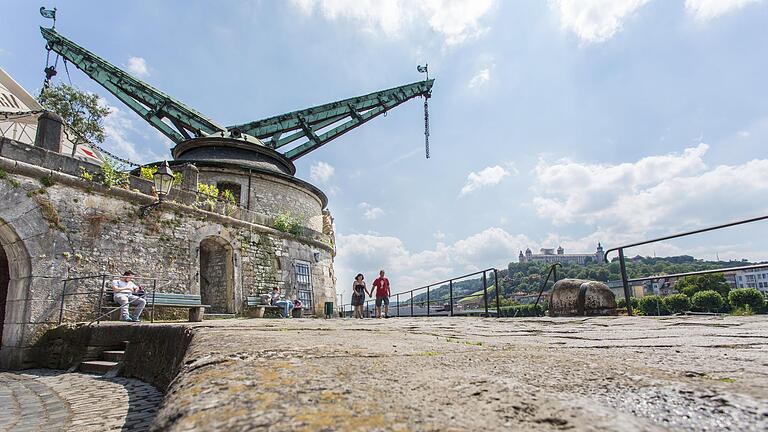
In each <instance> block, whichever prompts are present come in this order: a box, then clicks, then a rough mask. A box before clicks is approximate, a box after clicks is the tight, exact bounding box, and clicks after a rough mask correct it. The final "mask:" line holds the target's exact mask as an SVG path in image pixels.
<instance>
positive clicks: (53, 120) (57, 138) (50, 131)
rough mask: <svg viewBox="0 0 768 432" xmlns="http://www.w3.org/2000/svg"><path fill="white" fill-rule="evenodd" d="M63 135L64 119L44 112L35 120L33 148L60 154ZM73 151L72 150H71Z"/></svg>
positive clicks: (49, 112) (52, 113)
mask: <svg viewBox="0 0 768 432" xmlns="http://www.w3.org/2000/svg"><path fill="white" fill-rule="evenodd" d="M63 133H64V119H63V118H61V116H60V115H58V114H56V113H55V112H51V111H46V112H44V113H42V114H40V117H38V119H37V135H36V136H35V146H36V147H42V148H44V149H46V150H50V151H54V152H56V153H61V139H62V135H63ZM72 150H73V151H74V149H72Z"/></svg>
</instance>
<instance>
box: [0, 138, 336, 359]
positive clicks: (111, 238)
mask: <svg viewBox="0 0 768 432" xmlns="http://www.w3.org/2000/svg"><path fill="white" fill-rule="evenodd" d="M2 145H3V147H2V148H0V154H6V155H9V153H13V156H14V157H18V158H22V156H24V155H25V154H26V153H24V152H25V151H26V150H24V149H23V147H22V146H21V145H17V144H13V143H11V144H9V143H8V142H4V143H2ZM10 147H14V149H13V152H11V151H8V150H7V149H8V148H10ZM40 150H41V149H36V148H31V150H29V152H30V153H29V154H31V155H32V159H34V161H35V162H37V163H40V164H42V166H39V165H35V164H28V163H26V162H24V161H23V160H18V159H11V158H8V157H1V156H0V170H2V173H0V177H2V178H0V202H2V203H3V205H2V206H0V246H1V247H2V248H3V251H4V253H5V254H6V255H7V257H8V259H7V261H8V269H9V271H8V273H9V276H8V279H9V282H8V283H7V289H6V296H7V300H6V302H5V321H4V324H3V335H2V346H0V367H10V366H13V367H19V366H20V365H22V364H23V361H24V358H26V357H27V356H28V355H27V354H28V353H27V352H26V351H27V350H28V349H30V347H32V345H33V344H34V342H35V340H36V339H37V338H38V337H39V335H40V334H41V333H42V332H44V331H45V330H46V329H47V328H48V327H50V326H53V325H56V324H57V322H58V319H59V315H60V313H61V314H62V315H63V318H64V319H65V321H66V320H87V319H91V318H92V317H93V316H94V312H95V310H96V309H97V308H98V302H99V299H100V297H102V296H100V295H99V293H100V292H101V287H102V285H101V284H102V281H101V278H92V279H82V280H77V281H74V280H73V281H69V282H67V287H66V292H65V291H64V286H63V283H62V280H63V279H67V278H70V279H71V278H77V277H86V276H90V275H99V274H108V275H116V274H120V273H122V272H123V271H124V270H126V269H131V270H132V271H134V272H136V273H138V274H139V276H140V278H139V279H138V282H139V283H140V284H142V285H144V286H145V287H147V288H149V287H151V285H152V279H157V286H158V291H161V292H175V293H190V294H200V290H201V276H207V277H206V278H207V279H208V280H209V281H210V280H215V281H217V282H216V283H217V284H218V287H217V288H215V289H214V290H213V291H214V292H215V293H216V299H215V300H214V301H212V304H213V303H214V302H215V304H216V307H217V308H218V309H220V310H221V311H224V309H226V311H227V312H234V313H240V312H242V311H243V307H244V306H243V302H244V299H245V296H247V295H251V294H258V293H262V292H266V291H269V290H271V288H272V287H274V286H278V287H280V288H281V289H283V290H284V292H285V294H286V295H288V296H292V295H294V294H296V292H295V289H296V284H295V277H294V275H293V263H294V262H295V260H303V261H307V262H309V263H310V265H311V270H312V278H313V281H312V282H313V297H314V299H315V310H314V311H313V312H314V313H315V314H317V315H320V314H322V306H323V304H322V303H323V302H325V301H334V300H335V286H334V284H335V281H334V277H333V254H334V251H333V248H332V246H331V245H332V243H333V242H332V240H331V239H330V238H327V237H326V238H325V239H324V240H323V241H318V240H316V239H315V238H317V236H318V235H320V234H319V233H315V237H314V238H308V237H304V236H294V235H291V234H287V233H282V232H279V231H277V230H274V229H272V228H270V227H269V226H264V225H259V224H255V223H253V222H249V221H248V220H241V219H236V218H234V217H230V216H226V215H222V214H218V213H214V212H210V211H204V210H201V209H199V208H195V207H193V206H189V205H185V204H182V203H178V202H173V201H171V202H167V203H164V204H162V205H161V206H160V207H158V208H156V209H154V210H153V211H151V212H150V213H149V215H148V216H146V217H142V216H141V215H140V211H139V210H140V206H142V205H148V204H151V203H153V202H154V201H155V198H154V197H152V196H149V195H147V194H144V193H141V192H138V191H135V190H125V189H114V188H113V189H108V188H105V187H104V186H102V185H99V184H96V183H93V182H88V181H85V180H83V179H81V178H79V177H78V176H77V175H76V173H79V170H80V169H81V166H82V164H83V162H79V161H78V163H74V162H73V165H72V167H71V171H74V172H70V173H67V172H62V171H59V170H54V169H51V168H48V166H47V165H46V160H53V161H58V159H57V158H60V157H63V156H61V155H55V154H54V155H49V154H47V153H45V151H44V150H43V153H40ZM56 164H57V165H56V166H57V167H59V168H61V166H62V163H60V162H56ZM91 168H92V167H91ZM136 181H141V179H136ZM312 205H315V204H312ZM317 212H318V215H319V217H320V218H322V214H321V210H320V208H319V207H318V208H317ZM320 229H322V224H321V225H320ZM210 242H214V243H215V244H216V245H218V246H219V248H218V249H217V250H218V251H219V252H221V251H225V252H226V253H224V254H221V253H219V254H218V255H216V254H214V255H216V257H214V259H213V260H210V259H209V260H208V261H207V263H206V262H203V263H201V247H202V246H204V245H206V244H210ZM202 256H205V253H203V254H202ZM201 264H203V265H201ZM223 273H226V274H227V275H226V276H224V277H222V274H223ZM109 279H111V278H107V280H109ZM221 281H224V283H221ZM0 288H2V287H0ZM83 292H84V293H86V294H82V293H83ZM63 294H66V295H65V296H64V299H65V302H64V309H63V313H62V309H61V305H62V302H61V299H62V295H63ZM225 305H226V307H225ZM0 306H2V305H0ZM89 317H90V318H89Z"/></svg>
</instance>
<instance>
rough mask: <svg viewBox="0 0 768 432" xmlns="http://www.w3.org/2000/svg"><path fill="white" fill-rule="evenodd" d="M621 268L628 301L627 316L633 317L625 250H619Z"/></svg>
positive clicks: (625, 296) (622, 281) (625, 295)
mask: <svg viewBox="0 0 768 432" xmlns="http://www.w3.org/2000/svg"><path fill="white" fill-rule="evenodd" d="M619 267H621V283H622V285H624V298H625V299H626V301H627V315H629V316H632V302H631V301H630V300H629V299H630V294H629V281H627V266H626V264H625V262H624V249H619Z"/></svg>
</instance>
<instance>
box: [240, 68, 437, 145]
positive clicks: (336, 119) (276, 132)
mask: <svg viewBox="0 0 768 432" xmlns="http://www.w3.org/2000/svg"><path fill="white" fill-rule="evenodd" d="M434 81H435V80H433V79H432V80H427V81H419V82H415V83H412V84H407V85H403V86H399V87H394V88H391V89H388V90H382V91H378V92H375V93H371V94H367V95H364V96H358V97H353V98H350V99H344V100H341V101H338V102H332V103H329V104H325V105H319V106H316V107H312V108H307V109H304V110H300V111H294V112H290V113H287V114H281V115H278V116H274V117H270V118H266V119H263V120H257V121H254V122H250V123H245V124H241V125H236V126H229V127H227V129H229V130H230V131H235V130H237V131H239V132H241V133H244V134H248V135H250V136H253V137H256V138H258V139H260V140H262V142H264V144H265V145H266V146H268V147H271V148H273V149H278V148H280V147H283V146H285V145H288V144H290V143H292V142H294V141H297V140H299V139H306V141H305V142H303V143H301V144H299V145H298V146H296V147H294V148H292V149H290V150H288V151H286V152H285V153H284V154H285V156H286V157H287V158H289V159H291V160H296V159H298V158H300V157H301V156H304V155H305V154H307V153H309V152H311V151H313V150H316V149H318V148H320V147H322V146H323V145H325V144H327V143H328V142H329V141H331V140H332V139H334V138H337V137H339V136H340V135H342V134H344V133H345V132H348V131H350V130H352V129H354V128H356V127H358V126H360V125H362V124H363V123H365V122H367V121H369V120H371V119H373V118H375V117H377V116H379V115H381V114H384V113H386V112H387V111H388V110H390V109H392V108H394V107H396V106H398V105H400V104H402V103H403V102H406V101H408V100H409V99H413V98H415V97H417V96H424V97H430V95H431V91H432V84H433V83H434Z"/></svg>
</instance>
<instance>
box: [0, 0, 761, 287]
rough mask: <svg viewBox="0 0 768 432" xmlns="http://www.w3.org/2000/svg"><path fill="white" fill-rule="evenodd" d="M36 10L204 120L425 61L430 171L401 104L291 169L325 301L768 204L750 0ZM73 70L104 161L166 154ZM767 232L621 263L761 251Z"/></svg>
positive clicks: (384, 78)
mask: <svg viewBox="0 0 768 432" xmlns="http://www.w3.org/2000/svg"><path fill="white" fill-rule="evenodd" d="M4 3H5V5H4V11H5V13H4V15H5V16H4V17H3V24H2V25H0V65H1V66H2V67H3V68H4V69H5V70H6V71H8V72H9V73H10V74H11V75H12V76H13V77H14V78H15V79H16V80H17V81H19V82H20V83H21V84H22V85H23V86H24V87H26V88H27V89H28V90H30V91H31V92H35V91H37V90H38V89H39V88H40V86H41V83H42V78H43V74H42V68H43V66H44V61H45V57H44V50H43V47H44V43H43V40H42V38H41V36H40V34H39V30H38V25H41V24H44V20H43V19H42V18H41V17H40V16H39V15H38V12H37V8H38V7H39V5H37V4H33V3H30V2H27V1H23V2H22V1H10V2H7V1H6V2H4ZM46 6H49V7H52V6H57V7H58V8H59V12H58V14H59V21H58V26H57V27H58V30H59V31H60V32H61V33H62V34H64V35H66V36H67V37H69V38H71V39H72V40H74V41H76V42H78V43H80V44H82V45H84V46H85V47H87V48H89V49H90V50H92V51H94V52H95V53H97V54H99V55H101V56H102V57H105V58H106V59H108V60H109V61H111V62H113V63H114V64H116V65H118V66H121V67H123V68H125V69H127V70H130V71H131V72H132V73H134V74H135V75H138V76H139V77H140V78H142V79H144V80H146V81H147V82H149V83H151V84H152V85H154V86H156V87H158V88H160V89H162V90H164V91H166V92H167V93H169V94H171V95H173V96H175V97H176V98H178V99H180V100H181V101H183V102H185V103H187V104H188V105H190V106H192V107H194V108H195V109H197V110H199V111H200V112H202V113H204V114H206V115H208V116H209V117H211V118H213V119H214V120H216V121H217V122H219V123H221V124H236V123H239V122H244V121H248V120H255V119H259V118H263V117H267V116H271V115H275V114H279V113H282V112H286V111H290V110H294V109H299V108H304V107H308V106H311V105H315V104H320V103H324V102H329V101H333V100H337V99H341V98H345V97H350V96H355V95H358V94H365V93H368V92H371V91H375V90H378V89H384V88H388V87H392V86H395V85H400V84H404V83H409V82H412V81H416V80H418V79H420V78H421V76H420V74H418V73H417V72H416V65H417V64H423V63H424V62H429V65H430V72H431V76H433V77H435V78H436V83H435V87H434V91H433V98H432V99H431V100H430V119H431V144H432V145H431V148H432V158H431V159H429V160H426V159H425V158H424V148H423V112H422V104H421V100H420V99H417V100H414V101H411V102H409V103H407V104H404V105H402V106H400V107H399V108H397V109H395V110H393V111H392V112H390V113H389V114H388V116H387V117H380V118H378V119H376V120H374V121H372V122H371V123H369V124H367V125H365V126H363V127H361V128H359V129H356V130H355V131H353V132H351V133H348V134H346V135H344V136H343V137H341V138H339V139H338V140H336V141H334V142H333V143H331V144H329V145H327V146H325V147H323V148H322V149H320V150H318V151H316V152H313V153H311V154H309V155H308V156H305V157H304V158H302V159H300V160H299V162H298V164H297V167H298V174H297V175H298V176H299V177H301V178H303V179H306V180H308V181H310V182H312V183H314V184H316V185H318V186H319V187H321V188H322V189H323V190H325V191H326V192H327V193H328V195H329V198H330V204H329V207H330V209H331V211H332V212H333V214H334V216H335V217H336V232H337V237H338V238H337V242H338V249H339V253H338V257H337V261H336V265H337V270H338V277H339V284H338V286H339V290H340V291H341V290H342V289H346V288H347V286H348V285H351V277H352V276H353V275H354V274H355V273H357V272H363V273H365V274H366V275H367V276H368V278H369V279H371V278H373V276H374V275H375V272H376V271H377V270H378V268H381V267H383V268H386V269H387V270H388V273H389V274H390V276H391V277H392V280H393V287H394V288H395V290H397V291H400V290H405V289H408V288H410V287H413V286H414V285H419V284H425V283H428V282H429V281H434V280H439V279H442V278H445V277H448V276H451V275H454V274H458V273H463V272H467V271H471V270H474V269H478V268H484V267H490V266H505V265H506V263H507V262H509V261H516V259H517V258H516V257H517V252H518V250H520V249H524V248H525V247H530V248H531V249H534V250H537V249H538V248H539V247H557V246H558V245H562V246H563V247H565V248H566V251H567V252H569V251H570V252H582V251H592V250H594V247H595V243H596V242H597V241H598V240H600V241H602V242H603V243H604V244H605V245H606V246H611V245H616V244H620V243H622V242H627V241H633V240H638V239H644V238H647V237H649V236H655V235H660V234H665V233H669V232H675V231H678V230H682V229H690V228H694V227H698V226H701V225H706V224H714V223H720V222H724V221H728V220H732V219H738V218H743V217H749V216H754V215H758V214H764V213H765V212H766V210H768V196H766V191H768V158H766V155H765V148H766V147H765V145H766V141H767V140H768V98H767V97H766V84H765V76H766V71H767V70H768V32H766V31H765V27H766V25H768V3H767V2H765V1H761V0H669V1H667V0H664V1H662V0H573V1H567V0H560V1H557V0H552V1H542V0H519V1H499V0H495V1H494V0H473V1H444V0H422V1H413V2H411V1H401V0H391V1H373V0H336V1H332V0H326V1H322V0H295V1H284V2H278V1H248V2H235V1H229V2H216V3H213V2H202V1H192V2H170V1H168V2H155V1H132V2H120V3H119V6H118V4H117V3H112V2H100V3H94V2H85V1H68V2H49V3H48V4H47V5H46ZM8 17H12V19H10V20H9V19H7V18H8ZM59 69H60V74H59V76H58V79H66V74H65V73H64V71H63V70H62V68H59ZM70 72H71V73H72V81H73V83H74V84H75V85H77V86H78V87H81V88H84V89H87V90H90V91H94V92H96V93H98V94H99V95H102V96H103V97H104V98H105V99H106V101H107V103H108V104H109V105H110V106H112V107H114V112H113V114H112V115H111V116H110V119H109V121H108V122H107V126H108V132H109V133H110V135H111V136H110V138H109V139H108V141H107V143H106V146H107V147H108V148H109V149H111V150H113V151H114V152H115V153H118V154H120V155H123V156H125V157H128V158H130V159H132V160H136V161H139V162H145V161H152V160H156V159H162V158H167V157H169V153H168V147H169V143H168V142H167V141H165V140H164V139H163V138H162V137H161V136H160V135H159V134H158V133H156V132H155V131H154V130H153V129H151V128H150V127H148V126H146V125H145V124H144V123H143V122H142V120H141V119H139V118H138V117H137V116H135V115H134V114H133V113H132V112H130V111H129V110H128V109H127V108H126V107H124V106H122V105H121V104H120V103H119V102H117V101H116V100H115V99H114V98H112V97H111V96H110V95H109V94H108V93H107V92H106V91H105V90H103V89H101V88H100V87H99V86H98V85H95V84H94V83H92V82H91V81H90V80H89V79H88V78H87V77H85V76H84V75H83V74H82V73H81V72H79V71H77V70H75V69H74V68H71V69H70ZM766 234H768V229H766V225H753V226H752V227H750V228H743V229H734V230H730V231H728V232H724V233H720V234H713V235H708V236H702V237H699V238H697V239H694V240H687V241H677V242H672V243H664V244H658V245H655V246H653V247H649V248H646V249H638V250H637V251H636V252H637V253H643V254H653V253H656V254H657V255H670V254H680V253H688V254H693V255H696V256H700V257H705V258H714V257H715V256H719V257H720V258H742V257H745V258H750V259H766V257H768V246H766V243H765V240H764V239H765V238H766ZM633 252H634V251H633ZM347 291H348V290H347ZM347 298H348V297H347Z"/></svg>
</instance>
